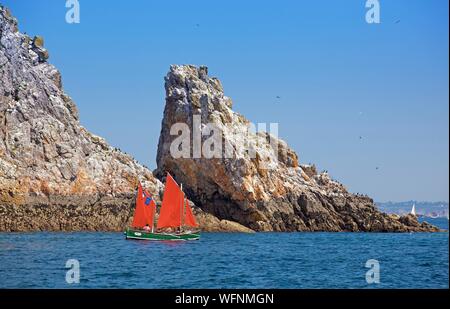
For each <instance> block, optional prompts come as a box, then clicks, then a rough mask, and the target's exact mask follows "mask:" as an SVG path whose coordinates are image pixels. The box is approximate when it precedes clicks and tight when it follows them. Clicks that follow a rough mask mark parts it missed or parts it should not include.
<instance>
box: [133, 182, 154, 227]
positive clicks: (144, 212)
mask: <svg viewBox="0 0 450 309" xmlns="http://www.w3.org/2000/svg"><path fill="white" fill-rule="evenodd" d="M154 208H155V203H154V201H153V200H151V201H150V202H149V204H148V205H146V199H145V197H144V192H143V191H142V186H141V184H139V186H138V193H137V196H136V210H135V211H134V218H133V223H132V225H131V226H132V227H134V228H143V227H144V226H146V225H147V224H148V226H150V227H151V226H152V225H153V216H154Z"/></svg>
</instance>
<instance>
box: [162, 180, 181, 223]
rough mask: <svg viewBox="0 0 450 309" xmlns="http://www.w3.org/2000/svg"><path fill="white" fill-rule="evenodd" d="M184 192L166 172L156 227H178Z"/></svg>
mask: <svg viewBox="0 0 450 309" xmlns="http://www.w3.org/2000/svg"><path fill="white" fill-rule="evenodd" d="M183 198H184V194H183V191H181V189H180V187H179V186H178V184H177V183H176V182H175V180H174V179H173V178H172V176H170V174H167V177H166V188H165V190H164V196H163V201H162V206H161V213H160V214H159V219H158V225H157V228H159V229H160V228H167V227H172V228H173V227H180V226H181V213H182V209H183V208H182V206H183Z"/></svg>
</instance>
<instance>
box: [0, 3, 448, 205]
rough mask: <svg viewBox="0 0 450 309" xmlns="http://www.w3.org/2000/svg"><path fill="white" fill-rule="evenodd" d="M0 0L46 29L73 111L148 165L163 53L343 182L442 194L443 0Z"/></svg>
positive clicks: (387, 195) (395, 196)
mask: <svg viewBox="0 0 450 309" xmlns="http://www.w3.org/2000/svg"><path fill="white" fill-rule="evenodd" d="M0 2H1V3H2V4H4V5H6V6H8V7H9V8H11V10H12V12H13V14H14V15H15V16H16V17H17V18H18V19H19V26H20V30H21V31H25V32H27V33H28V34H30V35H35V34H39V35H42V36H43V37H44V38H45V45H46V47H47V48H48V49H49V51H50V62H51V63H53V64H54V65H56V66H57V67H58V68H59V69H60V71H61V72H62V76H63V83H64V87H65V89H66V91H67V92H68V93H69V95H70V96H71V97H72V98H73V99H74V100H75V102H76V103H77V105H78V107H79V110H80V116H81V123H82V124H83V125H84V126H85V127H86V128H88V129H89V130H90V131H92V132H94V133H95V134H98V135H101V136H103V137H105V138H106V139H107V140H108V141H109V142H110V143H111V144H112V145H114V146H117V147H120V148H121V149H122V150H124V151H126V152H128V153H130V154H133V155H134V156H135V157H136V158H137V159H138V160H139V161H141V162H143V163H145V164H147V165H148V166H150V167H151V168H154V167H155V165H156V163H155V157H156V149H157V143H158V137H159V132H160V125H161V118H162V113H163V108H164V87H163V85H164V81H163V77H164V75H165V74H166V73H167V71H168V68H169V65H170V64H186V63H189V64H204V65H207V66H209V68H210V74H211V75H214V76H217V77H219V78H220V79H221V80H222V82H223V85H224V87H225V92H226V94H227V95H228V96H230V97H231V98H232V99H233V101H234V104H235V105H234V106H235V110H237V111H238V112H240V113H242V114H244V115H245V116H246V117H247V118H249V119H250V120H251V121H253V122H278V123H279V124H280V135H281V137H282V138H284V139H285V140H286V141H287V142H288V143H289V145H290V146H291V147H292V148H294V149H295V150H296V151H297V152H298V154H299V156H300V161H301V162H303V163H308V162H313V163H316V165H317V166H318V167H319V168H320V169H324V170H328V171H329V172H330V174H331V175H332V176H333V177H334V178H335V179H337V180H339V181H342V182H343V183H344V184H345V185H346V186H347V187H348V188H349V189H350V190H351V191H353V192H360V193H367V194H369V195H370V196H372V197H373V198H374V199H375V200H377V201H387V200H393V201H400V200H410V199H416V200H444V201H448V196H449V191H448V186H449V150H448V149H449V135H448V132H449V118H448V113H449V103H448V100H449V90H448V82H449V71H448V68H449V63H448V56H449V48H448V46H449V45H448V44H449V42H448V35H449V33H448V22H449V21H448V1H447V0H381V1H380V3H381V24H379V25H369V24H367V23H366V22H365V12H366V9H365V1H364V0H345V1H344V0H342V1H336V0H328V1H323V0H321V1H318V0H309V1H294V0H293V1H237V0H235V1H222V2H219V1H211V0H208V1H194V0H193V1H185V0H172V1H148V0H135V1H131V0H130V1H106V0H95V1H92V0H90V1H86V0H80V1H79V2H80V4H81V23H80V24H78V25H70V24H67V23H66V22H65V14H66V10H67V9H66V8H65V1H64V0H59V1H55V0H35V1H27V0H0ZM197 24H198V25H197ZM276 96H280V97H281V99H276ZM360 136H361V137H362V139H360ZM377 167H378V168H379V169H378V170H377V169H376V168H377Z"/></svg>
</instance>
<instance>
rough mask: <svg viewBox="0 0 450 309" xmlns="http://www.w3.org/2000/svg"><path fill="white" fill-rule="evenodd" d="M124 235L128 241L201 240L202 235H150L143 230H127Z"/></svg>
mask: <svg viewBox="0 0 450 309" xmlns="http://www.w3.org/2000/svg"><path fill="white" fill-rule="evenodd" d="M124 234H125V238H126V239H137V240H157V241H161V240H162V241H177V240H180V241H186V240H198V239H200V233H180V234H168V233H150V232H145V231H142V230H134V229H127V230H126V231H125V233H124Z"/></svg>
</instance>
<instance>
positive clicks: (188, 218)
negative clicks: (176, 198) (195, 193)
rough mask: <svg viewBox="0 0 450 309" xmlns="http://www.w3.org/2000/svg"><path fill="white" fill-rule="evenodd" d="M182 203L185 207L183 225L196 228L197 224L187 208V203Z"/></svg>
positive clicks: (186, 201)
mask: <svg viewBox="0 0 450 309" xmlns="http://www.w3.org/2000/svg"><path fill="white" fill-rule="evenodd" d="M184 203H185V205H186V215H185V218H184V224H185V225H186V226H190V227H197V226H198V224H197V221H195V217H194V214H193V213H192V209H191V206H189V201H188V200H187V199H186V200H185V202H184Z"/></svg>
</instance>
